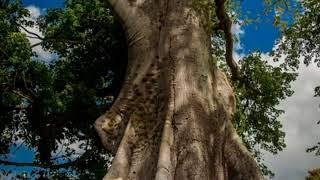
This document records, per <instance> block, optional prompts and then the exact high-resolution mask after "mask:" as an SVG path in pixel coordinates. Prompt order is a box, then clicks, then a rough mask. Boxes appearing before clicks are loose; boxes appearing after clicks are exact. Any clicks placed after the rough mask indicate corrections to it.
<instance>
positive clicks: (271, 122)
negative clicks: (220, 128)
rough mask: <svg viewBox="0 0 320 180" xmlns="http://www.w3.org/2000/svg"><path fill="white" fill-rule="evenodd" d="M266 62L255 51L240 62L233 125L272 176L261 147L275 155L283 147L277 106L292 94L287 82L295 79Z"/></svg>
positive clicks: (267, 172)
mask: <svg viewBox="0 0 320 180" xmlns="http://www.w3.org/2000/svg"><path fill="white" fill-rule="evenodd" d="M268 63H270V62H267V61H263V60H261V56H260V54H259V53H256V54H250V55H248V56H246V57H245V58H243V59H242V60H241V61H240V63H239V64H240V67H241V73H242V76H243V77H244V80H243V81H242V82H238V83H237V84H235V87H236V88H235V89H236V96H237V98H238V104H237V112H236V113H235V114H234V124H235V127H236V129H237V131H238V133H239V134H240V136H241V137H242V138H243V140H244V142H245V144H246V145H247V147H248V148H249V150H250V151H252V152H253V153H254V154H255V156H256V157H257V160H258V162H260V167H261V169H262V171H263V172H264V173H265V175H271V176H273V173H272V172H271V171H269V170H268V169H267V167H266V166H265V165H264V164H262V161H261V160H262V158H261V150H264V151H268V152H271V153H272V154H277V153H278V152H279V151H282V150H283V148H285V147H286V145H285V142H284V137H285V133H284V132H283V131H282V129H281V128H282V125H281V122H280V119H279V116H280V115H281V114H282V113H284V111H283V110H281V109H278V108H277V105H279V103H280V101H281V100H284V99H285V98H286V97H290V96H291V95H292V94H293V91H292V90H291V86H290V83H291V82H292V81H294V80H295V79H296V74H294V73H288V72H285V71H283V69H282V68H280V67H274V66H272V65H269V64H268Z"/></svg>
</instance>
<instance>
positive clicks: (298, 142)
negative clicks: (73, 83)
mask: <svg viewBox="0 0 320 180" xmlns="http://www.w3.org/2000/svg"><path fill="white" fill-rule="evenodd" d="M63 2H64V0H24V1H23V3H24V6H26V7H27V8H28V9H29V10H30V12H31V15H32V17H33V18H36V17H38V16H39V15H40V14H41V13H42V12H44V11H45V9H47V8H52V7H63ZM262 8H263V6H262V4H261V0H244V1H243V4H242V6H241V10H242V11H243V12H248V11H250V13H251V16H252V17H254V16H255V14H257V13H260V12H261V10H262ZM265 18H266V19H267V20H268V19H269V21H264V22H261V23H258V24H252V25H248V26H240V25H239V24H234V25H233V27H232V31H233V33H234V34H235V35H236V36H238V37H239V39H240V41H239V42H237V44H236V45H235V47H236V50H235V52H234V56H235V59H239V58H241V57H243V56H245V55H246V54H248V53H249V52H253V51H260V52H262V53H263V54H262V57H263V59H265V60H268V61H270V63H272V61H271V58H270V57H269V56H268V54H267V53H268V52H270V51H271V50H272V49H274V48H275V41H276V40H277V39H278V38H279V30H278V29H276V28H275V27H274V26H273V24H272V20H271V19H270V18H271V16H266V17H265ZM29 30H31V31H33V32H36V33H39V31H38V30H37V28H32V29H29ZM33 41H34V40H33ZM32 43H36V42H32ZM34 51H36V52H37V53H38V55H39V57H40V58H42V59H44V60H46V61H50V60H52V59H54V58H56V57H57V56H56V55H54V54H51V53H49V52H45V51H44V50H43V49H41V48H40V47H37V49H34ZM298 73H299V77H298V79H297V80H296V81H295V82H293V83H292V87H293V90H294V91H295V94H294V95H293V96H292V97H290V98H288V99H286V100H284V101H282V102H281V104H280V105H279V108H281V109H283V110H285V114H283V115H282V116H281V117H280V119H281V122H282V124H283V129H284V131H285V132H286V138H285V140H286V144H287V147H286V148H285V149H284V151H282V152H280V153H279V154H278V155H271V154H268V153H266V154H265V155H264V159H265V162H266V164H267V165H268V166H269V167H270V169H271V170H272V171H273V172H275V174H276V176H275V177H274V178H273V179H274V180H288V179H290V180H301V179H304V178H305V176H306V174H307V170H309V169H312V168H316V167H320V157H315V156H314V155H313V154H310V153H306V148H308V147H310V146H312V145H314V144H315V143H316V142H317V141H319V140H320V133H319V132H320V126H316V122H317V121H318V120H319V117H320V108H319V104H320V99H319V98H315V97H314V96H313V95H314V92H313V89H314V87H315V86H317V85H320V69H319V68H317V67H316V66H315V65H314V64H311V65H310V66H309V67H305V66H304V65H302V66H301V68H300V69H299V72H298ZM32 158H33V155H32V151H30V150H27V149H24V148H22V149H20V150H19V151H17V154H16V155H15V156H14V157H12V158H11V160H19V161H20V162H24V161H31V160H32Z"/></svg>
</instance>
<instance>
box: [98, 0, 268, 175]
mask: <svg viewBox="0 0 320 180" xmlns="http://www.w3.org/2000/svg"><path fill="white" fill-rule="evenodd" d="M109 3H110V4H111V5H112V7H113V8H114V11H115V12H116V13H117V15H118V16H119V18H120V20H121V21H122V24H123V26H124V28H125V30H126V33H127V40H128V46H129V47H128V48H129V49H128V54H129V60H128V68H127V75H126V79H125V82H124V85H123V88H122V90H121V92H120V94H119V96H118V98H117V99H116V101H115V103H114V105H113V107H112V108H111V109H110V111H109V112H107V113H106V114H105V115H103V116H101V117H100V118H99V119H97V121H96V124H95V127H96V130H97V132H98V134H99V135H100V137H101V140H102V143H103V145H104V146H105V147H106V148H107V149H108V150H110V151H111V152H112V153H114V155H115V158H114V160H113V163H112V166H111V168H110V169H109V171H108V173H107V175H106V176H105V177H104V179H108V180H127V179H139V180H140V179H141V180H142V179H143V180H152V179H156V180H174V179H175V180H178V179H179V180H180V179H194V180H202V179H210V180H213V179H214V180H223V179H244V180H250V179H262V176H261V173H260V171H259V168H258V166H257V164H256V162H255V160H254V159H253V158H252V157H251V155H250V153H249V152H248V151H247V150H246V148H245V147H244V146H243V145H242V142H241V140H240V138H239V137H238V136H237V134H236V132H235V130H234V128H233V126H232V124H231V121H230V116H231V114H232V112H233V111H234V109H235V98H234V96H233V92H232V88H231V87H230V85H229V84H228V82H227V79H226V77H225V75H224V74H223V73H222V72H220V71H218V70H217V69H215V68H214V67H213V65H212V64H210V59H211V58H210V56H211V54H210V52H209V47H210V39H209V35H208V34H207V32H206V30H205V24H206V23H205V22H206V19H205V18H204V16H202V15H201V14H200V13H199V12H197V11H196V10H195V9H194V8H193V4H192V1H190V0H110V1H109Z"/></svg>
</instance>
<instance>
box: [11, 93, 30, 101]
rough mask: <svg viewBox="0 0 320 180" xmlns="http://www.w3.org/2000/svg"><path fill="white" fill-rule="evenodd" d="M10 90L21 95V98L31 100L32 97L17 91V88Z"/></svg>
mask: <svg viewBox="0 0 320 180" xmlns="http://www.w3.org/2000/svg"><path fill="white" fill-rule="evenodd" d="M11 92H13V93H14V94H16V95H18V96H20V97H22V98H25V99H27V100H29V101H30V102H33V100H32V98H31V97H30V96H27V95H25V94H23V93H22V92H21V91H17V90H12V91H11Z"/></svg>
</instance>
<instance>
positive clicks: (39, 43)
mask: <svg viewBox="0 0 320 180" xmlns="http://www.w3.org/2000/svg"><path fill="white" fill-rule="evenodd" d="M42 43H43V42H38V43H35V44H32V45H31V48H34V47H36V46H39V45H41V44H42Z"/></svg>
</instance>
